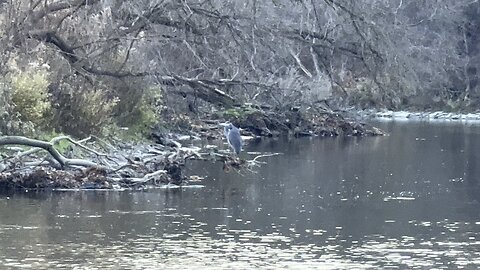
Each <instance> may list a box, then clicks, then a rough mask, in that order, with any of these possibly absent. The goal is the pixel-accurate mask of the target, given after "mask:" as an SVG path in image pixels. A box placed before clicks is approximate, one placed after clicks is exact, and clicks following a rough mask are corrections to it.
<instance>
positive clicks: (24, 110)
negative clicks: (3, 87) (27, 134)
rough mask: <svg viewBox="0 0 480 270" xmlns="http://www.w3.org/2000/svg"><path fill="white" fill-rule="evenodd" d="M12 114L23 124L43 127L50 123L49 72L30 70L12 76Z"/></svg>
mask: <svg viewBox="0 0 480 270" xmlns="http://www.w3.org/2000/svg"><path fill="white" fill-rule="evenodd" d="M10 81H11V82H10V87H11V101H12V103H13V107H12V112H13V113H17V114H18V116H19V118H20V120H22V121H23V122H31V123H32V124H33V125H34V126H35V127H42V126H44V125H45V124H47V123H46V122H47V121H48V120H47V118H48V116H49V115H50V113H51V105H50V102H49V100H48V84H49V81H48V72H47V71H45V70H29V71H25V72H16V73H13V74H11V75H10Z"/></svg>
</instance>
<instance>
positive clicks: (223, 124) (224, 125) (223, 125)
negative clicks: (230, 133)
mask: <svg viewBox="0 0 480 270" xmlns="http://www.w3.org/2000/svg"><path fill="white" fill-rule="evenodd" d="M229 124H230V123H228V122H226V123H220V124H218V125H219V126H222V127H226V126H228V125H229Z"/></svg>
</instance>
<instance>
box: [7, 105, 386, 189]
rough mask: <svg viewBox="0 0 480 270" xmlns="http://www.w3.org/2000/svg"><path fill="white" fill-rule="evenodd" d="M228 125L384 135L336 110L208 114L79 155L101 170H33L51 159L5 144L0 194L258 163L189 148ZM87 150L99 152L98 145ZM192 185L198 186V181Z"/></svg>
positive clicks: (159, 180)
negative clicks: (193, 163) (200, 163)
mask: <svg viewBox="0 0 480 270" xmlns="http://www.w3.org/2000/svg"><path fill="white" fill-rule="evenodd" d="M225 121H230V122H232V123H233V124H234V125H236V126H238V127H239V128H240V129H241V133H242V136H245V137H250V138H252V137H256V138H258V137H260V138H262V137H277V136H296V137H301V136H381V135H384V132H383V131H381V130H380V129H377V128H375V127H373V126H370V125H367V124H365V123H362V122H360V121H357V120H351V119H347V118H345V117H344V116H342V115H341V114H339V113H334V112H322V113H315V114H313V113H305V112H301V111H300V110H294V109H293V110H289V111H287V112H284V113H281V114H279V113H272V112H264V111H260V110H254V111H247V113H242V114H237V115H234V116H225V115H221V116H219V115H210V116H209V117H208V118H207V120H198V119H197V120H192V121H191V122H190V123H189V125H188V126H187V127H186V128H182V129H178V130H176V132H175V133H172V132H171V131H166V130H165V129H158V128H157V129H156V128H153V130H152V133H151V136H150V138H149V139H150V140H151V143H143V144H134V143H128V142H117V143H116V144H113V143H112V144H110V145H111V146H112V147H111V148H110V150H109V151H107V152H106V154H104V156H98V154H97V156H95V155H93V154H92V153H89V154H82V155H81V157H82V158H84V159H86V160H89V161H92V162H96V163H98V164H101V166H100V165H99V166H91V167H78V166H71V167H65V166H64V167H58V166H55V164H54V162H52V161H51V160H49V162H43V163H40V164H38V165H35V166H31V165H29V164H33V163H34V161H36V160H37V161H38V160H45V159H48V155H45V153H36V154H34V155H30V156H28V157H25V158H23V157H22V158H16V157H18V156H21V153H19V152H18V151H19V149H16V148H15V147H9V146H4V148H3V150H2V151H3V152H4V153H3V155H2V156H3V157H4V158H3V159H2V160H1V163H0V166H1V167H0V191H1V190H3V191H5V190H10V191H11V190H99V189H102V190H103V189H105V190H110V189H112V190H114V189H144V188H149V187H159V186H165V185H172V186H182V185H189V183H190V182H193V181H192V180H193V179H189V178H187V177H186V176H185V175H184V169H185V166H188V165H187V162H186V161H187V160H190V159H195V160H208V161H210V162H211V161H212V160H213V161H214V162H218V163H219V166H223V169H224V170H225V171H230V170H232V169H233V170H242V169H245V168H246V167H247V166H250V165H252V164H254V162H252V161H251V160H250V161H248V160H242V159H238V158H236V157H234V156H233V155H231V153H229V152H227V151H225V150H219V149H216V148H209V147H205V148H199V147H193V146H189V145H192V141H193V140H199V139H200V140H207V141H212V140H223V139H224V138H223V136H224V135H223V129H222V127H221V126H220V125H219V124H220V123H223V122H225ZM180 134H182V135H180ZM247 143H248V142H247ZM87 146H88V148H92V149H93V148H94V149H97V148H98V149H101V147H99V146H98V144H97V142H95V141H93V142H91V143H89V144H88V145H87ZM73 148H75V149H73V150H72V149H69V151H70V152H69V153H66V154H65V155H67V154H69V155H75V154H78V153H79V151H78V149H76V148H78V147H75V145H74V146H73ZM5 149H7V150H8V149H9V150H8V151H6V150H5ZM103 150H104V149H103ZM15 151H17V152H15ZM22 151H23V150H22ZM92 151H93V150H92ZM98 151H100V150H98ZM40 152H41V151H40ZM43 152H44V151H43ZM95 152H96V151H95ZM102 155H103V154H102ZM107 165H108V166H107ZM114 165H115V166H114ZM194 181H195V183H197V184H198V181H197V180H196V179H195V180H194Z"/></svg>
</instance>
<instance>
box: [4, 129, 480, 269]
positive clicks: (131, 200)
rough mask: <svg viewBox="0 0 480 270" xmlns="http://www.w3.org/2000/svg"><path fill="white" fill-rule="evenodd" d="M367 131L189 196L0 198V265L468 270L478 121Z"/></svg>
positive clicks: (476, 221)
mask: <svg viewBox="0 0 480 270" xmlns="http://www.w3.org/2000/svg"><path fill="white" fill-rule="evenodd" d="M380 125H382V126H383V127H384V128H385V129H387V130H388V131H389V132H390V133H391V135H390V136H387V137H378V138H313V139H310V138H304V139H296V140H290V141H289V140H287V139H279V140H267V141H263V142H262V141H260V142H252V143H251V144H250V145H248V146H247V151H260V152H281V153H283V155H280V156H275V157H269V158H265V159H263V160H265V161H268V164H266V165H264V166H263V167H261V168H258V169H257V171H258V172H257V173H256V174H253V173H251V172H241V173H240V174H239V173H236V172H230V173H225V172H223V170H222V168H221V165H219V164H212V163H198V164H194V166H193V167H192V170H191V172H190V173H191V174H198V175H208V176H207V178H206V179H205V180H203V181H202V182H200V183H195V184H196V186H194V187H190V188H184V189H157V190H150V191H143V192H139V191H137V192H131V191H130V192H118V191H115V192H112V191H110V192H94V191H90V192H63V193H61V192H57V193H33V192H28V193H23V194H15V195H12V194H4V195H0V268H16V267H19V268H20V267H31V268H33V269H42V268H48V269H51V268H67V269H72V268H76V269H96V268H97V269H202V268H204V269H252V268H264V269H278V268H295V269H346V268H348V269H350V268H354V269H363V268H365V269H377V268H408V269H415V268H421V269H431V268H436V269H447V268H466V269H476V268H479V267H480V207H479V206H480V203H479V198H480V185H479V176H480V166H479V165H480V164H479V163H480V159H479V157H478V152H479V151H478V150H479V149H480V148H479V147H480V125H478V124H476V125H469V124H447V123H429V124H427V123H408V124H407V123H405V124H402V123H383V124H380ZM223 147H225V146H223ZM244 157H246V155H245V156H244ZM201 185H203V186H204V187H201Z"/></svg>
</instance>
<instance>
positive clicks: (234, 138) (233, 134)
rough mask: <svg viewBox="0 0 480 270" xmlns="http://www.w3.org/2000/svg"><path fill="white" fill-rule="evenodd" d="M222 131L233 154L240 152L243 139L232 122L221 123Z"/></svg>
mask: <svg viewBox="0 0 480 270" xmlns="http://www.w3.org/2000/svg"><path fill="white" fill-rule="evenodd" d="M221 125H222V126H223V133H224V134H225V137H227V142H228V145H230V147H231V148H232V149H233V151H234V152H235V154H237V155H238V154H240V151H242V145H243V140H242V136H240V130H238V128H236V127H235V126H234V125H233V124H232V123H223V124H221Z"/></svg>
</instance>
